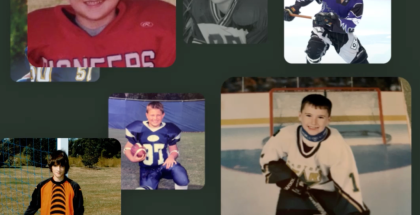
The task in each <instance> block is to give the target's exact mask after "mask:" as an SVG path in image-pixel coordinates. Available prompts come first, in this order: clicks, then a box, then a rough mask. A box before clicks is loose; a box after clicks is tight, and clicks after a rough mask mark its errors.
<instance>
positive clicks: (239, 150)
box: [221, 77, 412, 215]
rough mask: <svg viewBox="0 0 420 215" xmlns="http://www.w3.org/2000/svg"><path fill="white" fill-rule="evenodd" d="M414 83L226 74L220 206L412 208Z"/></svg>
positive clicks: (342, 210) (245, 213)
mask: <svg viewBox="0 0 420 215" xmlns="http://www.w3.org/2000/svg"><path fill="white" fill-rule="evenodd" d="M410 116H411V88H410V86H409V84H408V82H407V81H406V80H404V79H403V78H398V77H375V78H370V77H232V78H229V79H227V80H226V81H225V82H224V83H223V85H222V89H221V214H222V215H231V214H241V215H255V214H264V215H274V214H276V215H277V214H281V215H287V214H293V215H294V214H299V215H314V214H325V213H323V211H325V212H326V214H328V215H331V214H333V215H334V214H337V215H355V214H368V212H370V214H371V215H376V214H378V215H379V214H380V215H394V214H401V215H410V214H411V206H412V200H411V195H412V192H411V189H412V187H411V182H412V180H411V176H412V173H411V169H412V166H411V165H412V164H411V124H410V122H411V121H410V119H411V117H410Z"/></svg>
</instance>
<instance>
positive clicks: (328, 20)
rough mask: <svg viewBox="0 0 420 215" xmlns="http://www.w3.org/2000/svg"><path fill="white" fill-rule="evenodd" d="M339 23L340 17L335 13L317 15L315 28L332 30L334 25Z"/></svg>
mask: <svg viewBox="0 0 420 215" xmlns="http://www.w3.org/2000/svg"><path fill="white" fill-rule="evenodd" d="M337 21H338V16H337V14H335V13H332V12H331V13H325V12H321V13H317V14H315V19H314V26H317V27H324V28H326V29H332V25H333V24H334V23H336V22H337Z"/></svg>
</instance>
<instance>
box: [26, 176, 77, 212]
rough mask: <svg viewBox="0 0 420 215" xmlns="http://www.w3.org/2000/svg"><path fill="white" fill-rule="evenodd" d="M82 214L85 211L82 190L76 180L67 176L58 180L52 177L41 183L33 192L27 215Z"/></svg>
mask: <svg viewBox="0 0 420 215" xmlns="http://www.w3.org/2000/svg"><path fill="white" fill-rule="evenodd" d="M40 208H41V215H80V214H83V213H84V210H85V209H84V207H83V195H82V190H81V188H80V186H79V184H77V183H76V182H74V181H73V180H71V179H69V178H67V177H65V178H64V180H63V181H61V182H56V181H54V180H53V179H52V178H49V179H47V180H45V181H42V182H41V183H39V184H38V185H37V186H36V188H35V190H34V192H33V193H32V200H31V203H30V204H29V207H28V209H26V212H25V215H32V214H35V213H36V212H37V211H38V209H40Z"/></svg>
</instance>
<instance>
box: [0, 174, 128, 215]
mask: <svg viewBox="0 0 420 215" xmlns="http://www.w3.org/2000/svg"><path fill="white" fill-rule="evenodd" d="M120 175H121V169H120V168H119V167H110V168H101V169H99V170H94V169H88V168H85V167H71V168H70V172H69V178H71V179H72V180H74V181H76V182H77V183H78V184H79V185H80V187H81V188H82V193H83V200H84V206H85V214H93V215H100V214H111V215H112V214H121V187H120V184H121V177H120ZM48 177H51V175H50V172H49V169H48V168H38V167H32V166H23V167H22V168H13V169H12V168H10V169H9V168H0V207H1V214H23V213H24V211H25V210H26V208H27V207H28V205H29V202H30V200H31V198H30V196H31V195H32V192H33V190H34V188H35V186H36V185H37V184H38V183H39V182H41V181H43V180H44V179H47V178H48Z"/></svg>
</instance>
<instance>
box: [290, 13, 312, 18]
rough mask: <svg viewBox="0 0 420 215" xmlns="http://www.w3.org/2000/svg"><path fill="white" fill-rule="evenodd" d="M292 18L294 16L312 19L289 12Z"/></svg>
mask: <svg viewBox="0 0 420 215" xmlns="http://www.w3.org/2000/svg"><path fill="white" fill-rule="evenodd" d="M289 14H290V16H294V17H300V18H305V19H312V17H311V16H304V15H298V14H294V13H292V12H289Z"/></svg>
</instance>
